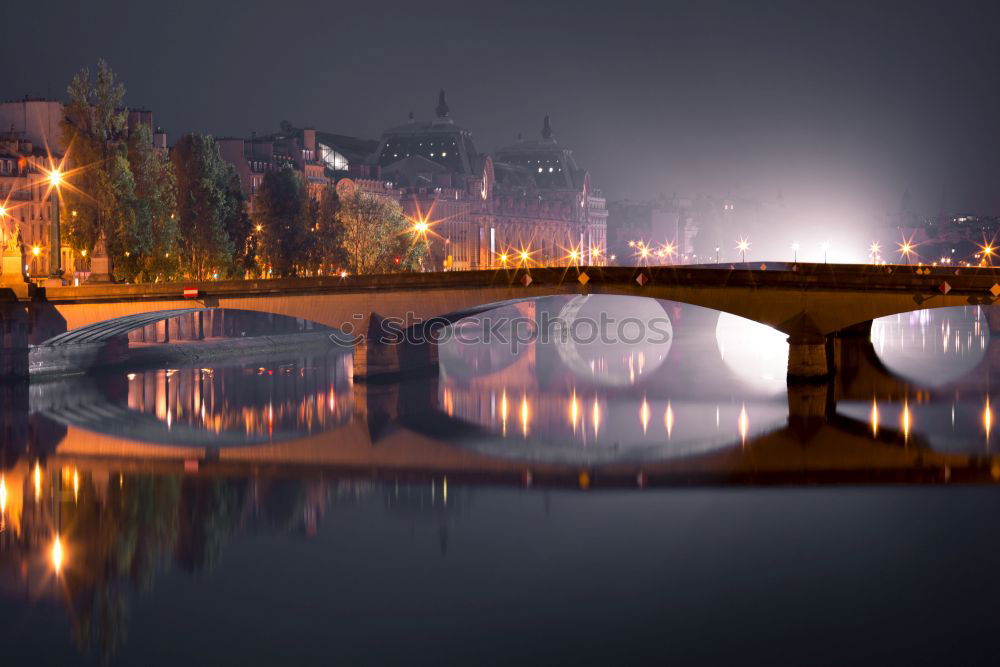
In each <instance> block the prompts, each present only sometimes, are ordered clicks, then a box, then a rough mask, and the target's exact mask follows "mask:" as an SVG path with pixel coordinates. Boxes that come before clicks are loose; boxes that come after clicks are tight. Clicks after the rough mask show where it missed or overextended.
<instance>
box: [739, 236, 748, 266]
mask: <svg viewBox="0 0 1000 667" xmlns="http://www.w3.org/2000/svg"><path fill="white" fill-rule="evenodd" d="M736 249H737V250H739V251H740V261H741V262H742V263H744V264H746V261H747V250H749V249H750V241H749V240H748V239H745V238H742V239H740V240H739V242H738V243H737V244H736Z"/></svg>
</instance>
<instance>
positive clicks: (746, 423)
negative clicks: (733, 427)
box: [739, 405, 750, 445]
mask: <svg viewBox="0 0 1000 667" xmlns="http://www.w3.org/2000/svg"><path fill="white" fill-rule="evenodd" d="M739 427H740V442H741V443H743V444H744V445H745V444H746V443H747V433H748V432H749V431H750V415H748V414H747V406H746V405H743V406H742V407H740V418H739Z"/></svg>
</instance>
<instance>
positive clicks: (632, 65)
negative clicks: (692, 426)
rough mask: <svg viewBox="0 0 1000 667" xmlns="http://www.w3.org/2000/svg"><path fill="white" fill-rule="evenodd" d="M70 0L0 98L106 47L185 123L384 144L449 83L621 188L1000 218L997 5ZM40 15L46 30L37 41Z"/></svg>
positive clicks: (8, 43) (63, 76) (144, 97)
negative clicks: (418, 7) (288, 129)
mask: <svg viewBox="0 0 1000 667" xmlns="http://www.w3.org/2000/svg"><path fill="white" fill-rule="evenodd" d="M56 5H57V6H56V7H55V8H54V10H53V11H52V12H50V13H47V14H46V17H45V24H44V25H43V24H41V23H39V22H38V18H37V17H32V16H31V15H27V14H25V15H21V16H19V15H18V14H19V11H20V10H18V9H14V10H13V12H11V13H10V14H11V15H10V16H9V17H8V18H9V20H11V21H13V22H14V23H15V24H21V25H24V26H25V28H26V29H25V30H23V31H18V32H15V33H14V34H11V35H10V36H8V38H7V39H5V41H4V45H3V46H2V47H0V49H2V51H3V52H4V55H5V56H7V59H8V60H11V59H12V58H14V59H16V58H17V57H18V56H20V57H21V58H23V57H24V56H23V54H25V53H29V54H30V56H29V57H28V58H27V65H28V66H27V67H19V68H14V70H13V71H12V72H10V73H9V75H8V76H6V77H5V79H4V82H3V83H2V84H0V98H2V99H20V98H21V97H23V96H24V95H26V94H27V95H38V96H53V97H59V98H62V97H64V91H65V86H66V84H67V83H68V81H69V79H70V77H71V76H72V74H73V73H74V72H75V71H77V70H78V69H79V67H81V66H84V65H88V64H90V65H91V66H92V64H93V63H94V62H95V61H96V59H97V58H99V57H104V58H106V59H107V60H108V62H109V64H110V65H111V66H112V67H113V68H115V69H116V71H118V72H119V74H120V76H121V78H122V80H123V81H124V82H125V84H126V86H127V88H128V91H129V94H128V96H127V102H128V104H129V105H130V106H133V107H137V108H138V107H142V108H150V109H153V110H154V111H155V112H156V114H157V115H156V120H157V123H158V124H161V125H163V126H164V128H165V129H166V130H167V132H168V134H169V136H171V137H177V136H180V135H181V134H183V133H186V132H191V131H196V132H204V133H211V134H213V135H216V136H227V135H236V136H250V135H251V133H252V132H254V131H256V132H259V133H266V132H272V131H274V130H275V129H276V128H277V127H278V125H279V123H280V122H281V121H282V120H289V121H291V122H292V123H294V124H296V125H297V126H300V127H301V126H314V127H317V128H321V129H325V130H328V131H332V132H337V133H342V134H347V135H353V136H359V137H363V138H367V139H377V138H378V137H379V136H380V134H381V132H382V130H383V129H384V128H386V127H391V126H394V125H398V124H400V123H402V122H405V119H406V117H407V114H408V113H409V112H410V111H413V112H414V113H415V114H416V116H417V117H418V118H429V117H431V116H432V107H433V102H434V96H435V94H436V91H437V90H438V89H439V88H442V87H443V88H445V89H446V90H447V91H448V96H449V104H450V105H451V107H452V109H453V115H454V116H455V117H456V118H457V119H459V120H460V122H461V123H462V124H463V125H465V126H466V127H469V128H470V129H471V130H472V131H473V133H474V136H475V138H476V141H477V144H478V145H480V146H482V147H483V149H484V150H494V149H497V148H500V147H502V146H504V145H507V144H510V143H511V142H512V141H513V140H514V139H515V138H516V136H517V134H518V133H522V134H524V135H525V136H529V135H534V134H535V133H536V132H537V128H538V124H539V119H540V118H542V117H543V116H544V115H545V114H546V113H548V114H549V115H550V116H551V118H552V123H553V127H554V129H555V133H556V136H557V137H559V138H560V139H562V140H564V141H566V142H567V143H570V144H572V145H573V146H574V149H575V152H576V154H577V156H578V158H579V159H580V160H581V162H583V163H586V164H587V165H589V168H590V170H591V172H592V174H593V177H594V181H595V183H598V184H600V187H602V188H603V189H604V190H605V193H606V194H607V195H608V196H609V198H613V199H624V198H639V199H645V198H652V197H656V196H657V195H659V194H661V193H662V194H666V195H667V196H670V195H671V194H673V193H679V194H681V195H687V196H697V195H699V194H712V195H716V196H727V195H728V196H746V195H750V196H756V197H758V198H761V199H765V200H766V199H771V198H775V197H776V196H777V195H778V194H779V193H780V194H782V195H783V196H784V197H785V198H786V200H788V201H789V202H791V203H792V205H794V206H795V207H797V208H798V209H799V210H804V211H810V210H811V211H812V212H813V213H812V215H814V216H815V217H816V218H817V222H819V223H824V222H830V223H832V222H836V221H843V220H845V219H850V220H852V221H857V222H863V221H865V220H867V219H868V218H869V217H870V216H872V215H878V214H884V213H886V212H888V211H892V210H894V209H896V208H898V203H899V198H900V195H901V193H902V192H903V191H904V189H909V190H910V192H911V193H912V194H913V199H914V205H915V207H916V208H917V209H918V210H919V211H921V212H924V213H936V212H937V211H938V209H939V207H940V202H941V200H942V196H943V198H944V199H945V202H946V207H947V209H948V210H949V211H950V212H974V213H981V214H995V213H997V212H1000V195H997V194H996V193H995V192H994V190H995V188H993V187H992V183H993V182H994V181H996V179H997V177H998V176H1000V161H998V160H1000V158H998V157H997V155H1000V150H997V149H998V148H1000V146H998V142H1000V140H998V138H997V136H996V133H995V132H993V131H992V124H993V121H992V119H993V118H995V117H996V112H997V110H998V109H1000V93H998V92H997V91H996V90H995V86H994V85H993V84H992V79H991V76H990V74H991V69H992V66H994V65H995V63H996V62H997V58H998V55H1000V50H998V47H997V46H996V45H995V44H994V43H993V40H991V39H990V38H989V26H990V25H991V24H993V23H995V20H992V19H995V18H996V13H997V10H996V8H995V7H993V6H991V5H989V4H987V3H980V2H967V3H962V9H964V11H954V8H953V7H952V6H951V5H949V6H947V9H948V10H949V11H948V13H945V9H946V6H945V5H944V4H943V3H930V4H927V5H924V6H922V7H917V8H913V7H910V6H909V5H908V4H904V3H896V2H886V3H879V6H878V7H864V8H857V7H849V6H841V5H832V4H831V5H824V6H823V7H821V8H819V9H818V10H817V8H815V7H812V8H809V9H807V8H799V7H796V6H795V4H794V3H786V2H771V3H767V4H765V5H755V6H754V7H744V6H742V4H740V3H712V4H704V3H701V4H699V3H674V4H671V5H668V6H652V7H650V6H642V5H635V4H626V5H624V6H621V7H617V8H616V9H615V11H614V12H613V13H612V12H609V11H607V8H604V7H602V6H600V5H594V4H590V3H574V4H572V5H569V4H564V5H559V4H557V5H549V6H547V7H544V8H541V7H531V6H527V5H513V6H511V5H507V6H506V7H505V8H503V9H499V8H490V9H487V8H485V7H483V6H478V5H467V4H466V5H462V4H457V3H433V4H431V5H428V6H426V7H425V11H423V12H422V13H420V14H417V15H414V16H412V17H410V19H409V20H408V21H405V22H399V21H384V20H383V19H384V17H385V16H386V14H391V13H394V12H397V13H400V14H402V13H403V12H402V8H401V7H397V6H396V5H395V4H393V3H391V2H390V3H389V4H388V5H380V6H379V7H378V8H364V7H353V6H352V7H325V6H313V5H311V4H302V5H299V4H295V3H292V4H291V5H287V6H286V7H287V9H286V10H285V11H284V12H283V13H281V14H277V13H273V12H268V11H265V9H264V7H263V5H260V4H258V3H255V2H249V3H241V4H239V5H233V4H228V3H220V4H213V5H212V6H211V7H204V6H198V7H195V6H193V5H180V6H177V7H176V8H175V9H172V11H171V12H170V13H169V15H168V14H165V13H164V12H162V11H160V10H159V9H158V8H155V9H154V8H153V7H152V6H150V7H145V6H137V7H136V6H129V7H127V8H126V7H124V6H122V5H119V4H117V3H110V4H107V5H104V6H102V7H96V8H95V7H87V8H77V7H72V6H68V5H63V6H59V3H56ZM283 21H284V22H286V23H287V25H288V26H289V29H288V31H287V32H283V31H281V30H278V29H275V28H274V27H271V26H281V25H283ZM263 26H268V27H269V28H270V29H269V30H263ZM557 28H558V29H557ZM38 30H45V31H46V34H48V35H49V36H50V37H51V39H50V40H48V41H49V42H50V44H51V45H50V46H46V47H42V48H40V47H38V46H37V45H35V46H33V44H34V36H35V35H37V33H38ZM248 35H250V36H253V38H252V39H248ZM511 35H518V38H517V39H516V40H515V39H513V38H512V37H511ZM889 37H892V38H893V39H892V42H891V44H892V48H886V45H887V44H889V42H888V41H887V38H889ZM150 45H152V46H150ZM793 52H794V54H795V55H794V57H791V56H790V54H791V53H793ZM456 54H458V55H456ZM821 207H822V209H823V210H820V208H821Z"/></svg>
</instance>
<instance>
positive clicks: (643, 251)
mask: <svg viewBox="0 0 1000 667" xmlns="http://www.w3.org/2000/svg"><path fill="white" fill-rule="evenodd" d="M636 247H637V248H639V259H641V260H642V261H644V262H645V261H648V260H649V252H650V251H649V246H648V245H646V244H645V243H644V242H642V241H640V242H639V243H638V244H636Z"/></svg>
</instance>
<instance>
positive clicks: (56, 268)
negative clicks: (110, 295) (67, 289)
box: [49, 169, 63, 281]
mask: <svg viewBox="0 0 1000 667" xmlns="http://www.w3.org/2000/svg"><path fill="white" fill-rule="evenodd" d="M61 184H62V173H61V172H60V171H59V169H53V170H52V171H50V172H49V201H50V203H51V205H52V216H51V217H52V223H51V227H50V228H49V277H50V278H56V279H58V280H60V281H61V280H62V274H63V269H62V242H61V240H60V225H59V222H60V220H59V186H60V185H61Z"/></svg>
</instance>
